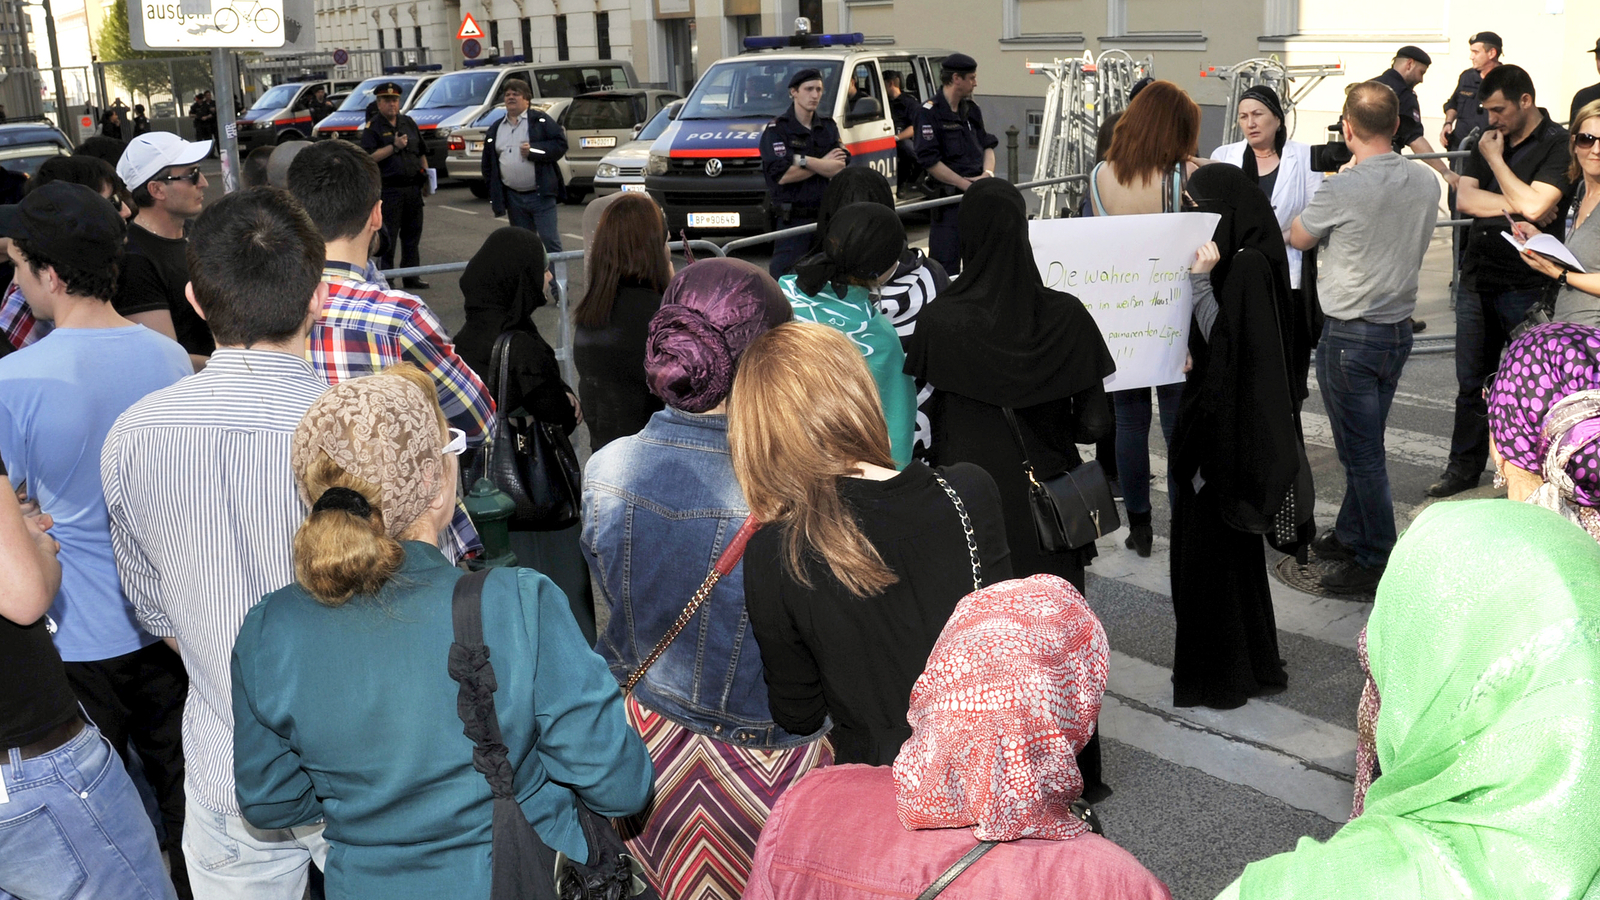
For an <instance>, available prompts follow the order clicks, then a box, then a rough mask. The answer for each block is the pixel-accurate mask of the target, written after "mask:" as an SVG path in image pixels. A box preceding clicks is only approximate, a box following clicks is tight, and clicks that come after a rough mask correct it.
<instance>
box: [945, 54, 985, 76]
mask: <svg viewBox="0 0 1600 900" xmlns="http://www.w3.org/2000/svg"><path fill="white" fill-rule="evenodd" d="M939 68H941V69H946V70H948V71H951V72H955V73H957V74H964V73H966V72H976V71H978V61H977V60H975V59H973V58H972V57H970V56H968V55H966V54H965V53H952V54H950V55H949V56H946V57H945V58H944V62H942V63H940V64H939Z"/></svg>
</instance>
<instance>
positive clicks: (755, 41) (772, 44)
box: [744, 31, 867, 50]
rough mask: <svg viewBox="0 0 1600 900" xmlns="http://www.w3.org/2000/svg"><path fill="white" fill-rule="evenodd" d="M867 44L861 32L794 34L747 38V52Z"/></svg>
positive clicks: (745, 43)
mask: <svg viewBox="0 0 1600 900" xmlns="http://www.w3.org/2000/svg"><path fill="white" fill-rule="evenodd" d="M866 42H867V36H866V35H864V34H862V33H861V32H859V31H857V32H853V33H851V34H792V35H789V36H788V37H747V38H745V39H744V48H745V49H746V50H781V49H783V48H785V47H854V46H856V45H857V44H864V43H866Z"/></svg>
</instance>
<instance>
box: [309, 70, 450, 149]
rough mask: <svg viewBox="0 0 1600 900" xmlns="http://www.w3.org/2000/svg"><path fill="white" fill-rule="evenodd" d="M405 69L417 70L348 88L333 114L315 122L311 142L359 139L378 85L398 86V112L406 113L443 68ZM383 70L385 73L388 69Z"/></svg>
mask: <svg viewBox="0 0 1600 900" xmlns="http://www.w3.org/2000/svg"><path fill="white" fill-rule="evenodd" d="M405 68H407V69H413V70H417V71H413V72H411V73H409V74H399V73H390V74H384V75H380V76H378V77H376V78H368V79H367V80H366V81H363V82H361V83H360V84H358V85H356V86H355V87H354V88H351V89H350V92H349V93H348V94H346V95H345V96H344V98H343V99H342V101H340V102H338V103H337V105H336V106H335V107H334V110H333V112H331V113H329V114H328V115H327V117H326V118H324V119H323V120H322V121H321V122H318V123H317V127H315V128H313V129H311V135H312V139H313V140H321V139H322V138H329V137H338V138H344V139H345V140H350V141H358V140H360V139H361V129H363V128H365V127H367V110H368V108H369V107H370V106H371V105H372V103H373V102H374V97H373V92H374V91H376V90H377V89H378V85H380V84H384V83H387V82H390V81H393V82H395V83H396V84H398V85H400V90H401V91H402V92H403V93H402V94H401V95H400V111H401V112H405V111H406V110H407V109H408V108H409V107H410V105H411V104H412V103H414V102H415V101H416V100H417V98H418V97H421V96H422V92H423V91H425V90H427V89H428V85H430V84H433V83H434V82H435V81H437V80H438V78H439V76H440V74H442V73H441V71H440V70H441V69H443V66H440V65H439V64H437V63H435V64H433V65H431V66H407V67H405ZM385 71H386V72H387V70H385ZM328 99H329V100H330V101H331V100H333V98H332V97H329V98H328Z"/></svg>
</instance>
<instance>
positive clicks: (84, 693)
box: [66, 641, 189, 895]
mask: <svg viewBox="0 0 1600 900" xmlns="http://www.w3.org/2000/svg"><path fill="white" fill-rule="evenodd" d="M66 668H67V681H68V683H70V684H71V685H72V691H73V693H74V694H76V695H77V697H78V702H79V703H81V704H83V708H84V711H85V712H87V713H88V714H89V718H91V719H93V720H94V724H95V725H97V726H99V728H100V731H101V733H102V734H104V735H105V736H106V740H108V741H110V742H111V746H112V747H115V748H116V750H117V755H119V756H121V757H122V761H123V764H124V765H126V764H127V761H128V744H129V742H130V741H131V742H132V744H133V746H134V749H135V750H137V751H138V753H139V762H140V764H141V765H142V766H143V768H144V775H145V780H147V781H149V782H150V788H151V790H153V791H154V792H155V795H156V805H157V806H159V807H160V809H161V824H162V827H163V829H164V834H163V836H162V840H161V849H162V850H165V851H166V852H167V853H169V854H171V857H170V858H171V860H172V871H173V873H174V874H175V875H177V874H178V873H183V874H182V875H179V876H178V877H181V878H182V880H183V881H184V884H183V885H182V886H181V887H180V888H179V892H180V895H187V893H188V892H187V890H186V889H187V887H188V884H187V882H188V878H187V873H188V869H186V868H184V864H183V862H184V861H183V851H182V850H181V849H180V843H179V842H180V841H181V840H182V838H183V800H184V796H183V701H184V698H185V697H186V696H187V695H188V693H189V675H188V673H187V672H185V671H184V669H183V659H182V658H181V657H179V656H178V654H177V653H176V652H174V651H173V649H172V648H171V647H168V646H167V645H166V644H165V643H164V642H161V641H157V642H155V643H154V644H151V645H150V646H148V647H145V648H144V649H142V650H135V651H134V652H132V653H128V654H125V655H123V656H115V657H112V658H111V659H102V660H96V661H94V662H69V663H67V664H66Z"/></svg>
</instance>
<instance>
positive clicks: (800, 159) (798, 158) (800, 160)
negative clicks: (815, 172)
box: [794, 153, 811, 169]
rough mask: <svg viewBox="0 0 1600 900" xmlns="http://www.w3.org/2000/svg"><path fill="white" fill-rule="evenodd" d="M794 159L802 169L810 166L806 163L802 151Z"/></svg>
mask: <svg viewBox="0 0 1600 900" xmlns="http://www.w3.org/2000/svg"><path fill="white" fill-rule="evenodd" d="M794 159H795V162H796V163H798V164H799V166H800V168H802V169H809V168H811V167H810V166H809V165H807V164H806V156H805V154H804V153H802V154H800V155H799V156H796V157H795V158H794Z"/></svg>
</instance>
